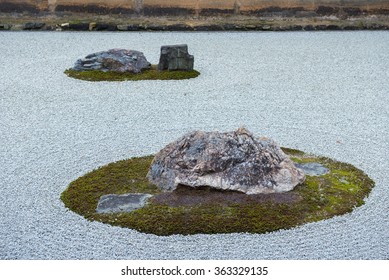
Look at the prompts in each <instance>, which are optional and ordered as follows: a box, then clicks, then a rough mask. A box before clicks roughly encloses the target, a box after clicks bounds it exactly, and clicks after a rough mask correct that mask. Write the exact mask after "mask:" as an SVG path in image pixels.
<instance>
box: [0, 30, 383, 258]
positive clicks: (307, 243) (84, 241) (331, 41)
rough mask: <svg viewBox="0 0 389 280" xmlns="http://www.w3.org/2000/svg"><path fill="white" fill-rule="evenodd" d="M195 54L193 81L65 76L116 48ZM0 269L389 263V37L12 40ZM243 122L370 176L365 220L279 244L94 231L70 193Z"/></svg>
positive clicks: (0, 43) (34, 35) (2, 40)
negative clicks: (32, 262)
mask: <svg viewBox="0 0 389 280" xmlns="http://www.w3.org/2000/svg"><path fill="white" fill-rule="evenodd" d="M175 43H187V44H188V45H189V52H190V53H191V54H193V55H194V56H195V67H196V68H197V69H198V70H199V71H200V72H201V76H200V77H198V78H196V79H193V80H188V81H142V82H122V83H117V82H112V83H110V82H100V83H93V82H85V81H78V80H74V79H70V78H68V77H67V76H66V75H64V74H63V71H64V70H65V69H66V68H69V67H71V66H73V63H74V62H75V60H76V59H77V58H80V57H84V56H85V55H87V54H89V53H93V52H96V51H101V50H107V49H109V48H114V47H119V48H132V49H135V50H140V51H143V52H144V53H145V55H146V57H147V58H148V59H149V61H151V62H153V63H156V62H157V61H158V58H159V48H160V46H161V45H163V44H175ZM0 53H1V57H0V74H1V75H0V129H1V130H0V131H1V133H0V167H1V168H0V198H1V200H0V259H388V258H389V230H388V229H389V217H388V214H389V175H388V171H389V157H388V148H389V127H388V123H389V113H388V112H389V97H388V96H389V69H388V65H389V32H387V31H382V32H379V31H377V32H362V31H358V32H315V33H309V32H293V33H287V32H285V33H270V32H269V33H153V32H149V33H148V32H147V33H65V32H63V33H55V32H46V33H45V32H31V33H30V32H0ZM241 125H244V126H246V127H247V128H248V129H249V130H251V131H253V132H254V133H255V134H257V135H265V136H269V137H271V138H273V139H275V140H276V141H277V142H278V143H279V144H280V145H282V146H288V147H294V148H297V149H301V150H304V151H307V152H312V153H315V154H319V155H324V156H329V157H332V158H335V159H337V160H341V161H345V162H349V163H352V164H354V165H355V166H357V167H358V168H361V169H363V170H364V171H365V172H366V173H367V174H368V175H369V176H370V177H371V178H372V179H373V180H374V181H375V182H376V187H375V188H374V189H373V191H372V193H371V195H370V196H369V197H368V199H366V204H365V205H364V206H362V207H360V208H357V209H355V210H354V211H353V212H352V213H349V214H347V215H344V216H339V217H335V218H333V219H329V220H325V221H321V222H317V223H312V224H307V225H304V226H301V227H297V228H294V229H291V230H281V231H278V232H272V233H268V234H262V235H256V234H244V233H241V234H225V235H194V236H181V235H177V236H169V237H158V236H154V235H147V234H143V233H138V232H136V231H134V230H130V229H122V228H117V227H112V226H109V225H105V224H101V223H98V222H89V221H87V220H85V219H84V218H83V217H81V216H78V215H76V214H74V213H73V212H71V211H69V210H67V209H66V208H65V207H64V205H63V203H62V202H61V200H60V198H59V197H60V194H61V193H62V191H63V190H64V189H65V188H66V187H67V185H68V184H69V183H70V182H71V181H72V180H74V179H76V178H77V177H79V176H81V175H83V174H85V173H86V172H88V171H91V170H93V169H95V168H97V167H99V166H102V165H105V164H107V163H109V162H112V161H116V160H119V159H124V158H128V157H132V156H139V155H146V154H151V153H155V152H157V151H158V150H159V149H161V148H162V147H163V146H165V145H166V144H167V143H168V142H170V141H172V140H175V139H176V138H178V137H180V136H181V135H182V134H184V133H186V132H189V131H191V130H194V129H202V130H220V131H231V130H234V129H236V128H238V127H239V126H241Z"/></svg>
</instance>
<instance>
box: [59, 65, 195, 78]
mask: <svg viewBox="0 0 389 280" xmlns="http://www.w3.org/2000/svg"><path fill="white" fill-rule="evenodd" d="M65 74H66V75H68V76H69V77H71V78H75V79H79V80H85V81H96V82H101V81H142V80H185V79H192V78H196V77H197V76H199V75H200V72H198V71H196V70H191V71H179V70H177V71H168V70H162V71H160V70H158V69H157V65H152V66H151V68H150V69H149V70H144V71H142V72H140V73H129V72H128V73H121V72H114V71H107V72H103V71H100V70H89V71H76V70H72V69H67V70H65Z"/></svg>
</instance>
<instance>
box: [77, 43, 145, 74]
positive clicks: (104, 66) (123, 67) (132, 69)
mask: <svg viewBox="0 0 389 280" xmlns="http://www.w3.org/2000/svg"><path fill="white" fill-rule="evenodd" d="M150 67H151V63H150V62H148V61H147V59H146V57H145V56H144V54H143V53H142V52H139V51H134V50H126V49H110V50H108V51H102V52H97V53H92V54H89V55H87V56H86V57H85V58H83V59H78V60H77V61H76V63H75V64H74V67H73V68H72V70H76V71H88V70H100V71H103V72H106V71H113V72H120V73H126V72H129V73H140V72H141V71H143V70H146V69H150Z"/></svg>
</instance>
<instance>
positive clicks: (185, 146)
mask: <svg viewBox="0 0 389 280" xmlns="http://www.w3.org/2000/svg"><path fill="white" fill-rule="evenodd" d="M147 178H148V179H149V180H150V181H151V182H152V183H153V184H155V185H157V186H158V187H159V188H161V189H163V190H165V191H172V190H174V189H176V188H177V186H178V185H186V186H190V187H194V188H196V187H200V186H209V187H212V188H216V189H220V190H232V191H240V192H244V193H246V194H258V193H278V192H286V191H290V190H292V189H293V188H294V187H295V186H297V185H298V184H301V183H302V182H304V180H305V175H304V172H303V171H302V170H300V169H298V168H297V167H296V166H295V165H294V163H293V162H292V160H291V159H290V158H289V157H288V156H287V155H286V154H285V153H284V152H283V151H282V150H281V148H280V147H279V146H278V145H277V144H276V143H275V142H274V141H273V140H271V139H269V138H266V137H261V138H259V137H255V136H254V135H253V134H252V133H251V132H249V131H248V130H247V129H245V128H239V129H238V130H237V131H234V132H226V133H220V132H203V131H194V132H191V133H188V134H186V135H184V136H183V137H181V138H180V139H178V140H176V141H174V142H172V143H170V144H168V145H167V146H166V147H165V148H163V149H162V150H161V151H160V152H158V153H157V154H156V156H155V157H154V160H153V162H152V164H151V166H150V169H149V172H148V174H147Z"/></svg>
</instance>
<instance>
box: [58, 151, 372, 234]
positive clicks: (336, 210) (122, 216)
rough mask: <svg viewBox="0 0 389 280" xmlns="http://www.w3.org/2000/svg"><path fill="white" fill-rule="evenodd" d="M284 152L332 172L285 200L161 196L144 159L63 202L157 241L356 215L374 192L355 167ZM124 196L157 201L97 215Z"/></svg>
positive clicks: (199, 192)
mask: <svg viewBox="0 0 389 280" xmlns="http://www.w3.org/2000/svg"><path fill="white" fill-rule="evenodd" d="M282 149H283V150H284V152H285V153H286V154H288V155H289V156H290V157H291V158H292V160H294V161H295V162H298V163H308V162H317V163H320V164H322V165H324V166H325V167H327V168H328V169H329V170H330V172H329V173H327V174H324V175H321V176H308V175H307V178H306V181H305V182H304V183H303V184H302V185H299V186H297V187H296V188H295V189H294V190H292V191H290V192H287V193H280V194H260V195H246V194H243V193H238V192H225V191H217V190H210V189H209V188H206V187H204V188H198V189H192V188H189V187H185V186H181V187H180V188H177V190H175V191H174V192H172V193H161V191H160V190H159V189H158V188H157V187H156V186H154V185H153V184H151V183H149V182H148V180H147V179H146V174H147V171H148V168H149V166H150V164H151V161H152V159H153V156H144V157H139V158H131V159H127V160H122V161H118V162H115V163H110V164H108V165H106V166H103V167H101V168H98V169H96V170H94V171H92V172H90V173H88V174H86V175H84V176H82V177H80V178H78V179H76V180H75V181H73V182H72V183H70V185H69V187H68V188H67V189H66V190H65V191H64V192H63V193H62V195H61V199H62V201H63V202H64V204H65V206H66V207H68V208H69V209H71V210H72V211H74V212H76V213H78V214H80V215H82V216H84V217H85V218H86V219H88V220H91V221H100V222H103V223H108V224H111V225H114V226H120V227H126V228H131V229H135V230H138V231H140V232H145V233H152V234H156V235H172V234H186V235H187V234H198V233H204V234H216V233H232V232H247V233H265V232H271V231H275V230H279V229H288V228H292V227H295V226H298V225H302V224H305V223H310V222H315V221H319V220H323V219H328V218H331V217H333V216H336V215H342V214H345V213H348V212H351V211H352V210H353V209H354V208H355V207H358V206H361V205H363V204H364V198H365V197H366V196H367V195H368V194H369V192H370V191H371V189H372V188H373V186H374V182H373V181H372V180H371V179H370V178H369V177H368V176H367V175H366V174H365V173H364V172H363V171H361V170H359V169H357V168H356V167H354V166H352V165H350V164H347V163H343V162H338V161H335V160H332V159H329V158H326V157H317V156H314V155H309V154H305V153H304V152H302V151H299V150H294V149H288V148H282ZM124 193H149V194H153V195H154V197H153V198H152V199H151V200H150V202H149V204H148V205H146V206H145V207H143V208H141V209H138V210H136V211H133V212H130V213H114V214H98V213H96V206H97V203H98V200H99V198H100V197H101V196H102V195H106V194H124ZM207 198H208V199H207Z"/></svg>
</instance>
